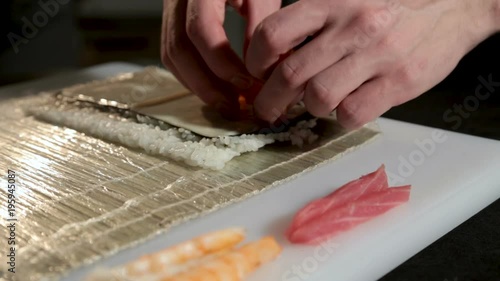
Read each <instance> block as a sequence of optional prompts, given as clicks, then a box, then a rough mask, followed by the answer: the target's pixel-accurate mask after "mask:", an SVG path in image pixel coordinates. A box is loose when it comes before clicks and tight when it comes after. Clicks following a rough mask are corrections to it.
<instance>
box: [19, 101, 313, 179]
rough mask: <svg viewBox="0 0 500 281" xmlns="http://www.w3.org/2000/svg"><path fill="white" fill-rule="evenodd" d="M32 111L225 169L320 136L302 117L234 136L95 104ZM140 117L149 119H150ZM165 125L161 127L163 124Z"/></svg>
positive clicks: (135, 145)
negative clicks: (156, 122)
mask: <svg viewBox="0 0 500 281" xmlns="http://www.w3.org/2000/svg"><path fill="white" fill-rule="evenodd" d="M28 113H29V114H31V115H34V116H35V117H37V118H39V119H41V120H45V121H48V122H50V123H53V124H57V125H63V126H66V127H69V128H72V129H75V130H77V131H80V132H83V133H85V134H89V135H92V136H95V137H99V138H101V139H104V140H107V141H112V142H117V143H120V144H122V145H125V146H128V147H131V148H140V149H142V150H144V151H146V152H147V153H149V154H152V155H162V156H166V157H170V158H173V159H175V160H179V161H184V162H185V163H187V164H189V165H192V166H199V167H203V168H210V169H215V170H218V169H222V168H224V165H225V164H226V163H227V162H228V161H230V160H231V159H233V158H234V157H236V156H239V155H241V154H243V153H246V152H250V151H257V150H258V149H260V148H262V147H263V146H265V145H267V144H271V143H274V142H276V141H278V142H286V141H291V143H292V144H293V145H297V146H302V145H304V144H305V143H312V142H314V141H315V140H316V139H317V138H318V136H317V135H315V134H314V133H313V132H312V131H311V128H313V127H314V126H315V125H316V119H312V120H309V121H301V122H299V123H298V124H297V125H295V126H294V127H291V128H290V129H289V131H288V132H282V133H271V134H250V135H241V136H233V137H219V138H202V137H199V136H197V135H194V134H193V133H191V132H190V131H188V130H186V129H183V128H176V127H172V126H169V125H167V124H160V126H153V125H149V124H141V123H136V122H135V120H133V121H132V120H128V119H125V118H123V117H120V116H118V115H116V114H109V113H103V112H100V111H98V110H96V109H93V108H62V107H54V106H50V107H43V108H37V109H30V110H28ZM140 118H141V117H138V121H140V122H141V121H142V122H145V121H147V120H141V119H140ZM160 127H161V128H160Z"/></svg>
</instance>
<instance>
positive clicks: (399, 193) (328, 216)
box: [288, 185, 411, 244]
mask: <svg viewBox="0 0 500 281" xmlns="http://www.w3.org/2000/svg"><path fill="white" fill-rule="evenodd" d="M410 189H411V186H409V185H408V186H401V187H393V188H387V189H383V190H378V191H376V192H370V193H366V194H364V195H363V196H361V197H359V198H357V200H355V201H350V202H348V203H346V204H343V205H340V206H338V205H337V206H335V207H333V208H329V209H328V210H327V211H326V212H324V213H322V214H321V215H319V216H316V217H314V218H313V219H311V220H309V221H307V222H304V223H303V224H302V225H300V226H299V227H296V228H294V229H291V230H290V232H289V234H288V239H289V240H290V242H292V243H300V244H317V243H321V242H322V241H324V240H326V239H328V238H331V237H333V236H335V235H337V234H339V233H341V232H344V231H347V230H350V229H352V228H353V227H355V226H357V225H359V224H361V223H363V222H366V221H368V220H370V219H372V218H374V217H376V216H379V215H381V214H383V213H385V212H387V211H389V210H390V209H392V208H394V207H396V206H399V205H401V204H402V203H405V202H407V201H408V200H409V198H410ZM331 198H332V197H330V199H331Z"/></svg>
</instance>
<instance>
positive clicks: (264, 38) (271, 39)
mask: <svg viewBox="0 0 500 281" xmlns="http://www.w3.org/2000/svg"><path fill="white" fill-rule="evenodd" d="M255 34H256V36H257V38H258V39H260V40H259V41H260V42H261V44H263V46H264V47H265V48H267V49H269V50H270V51H277V45H278V43H279V42H278V26H276V24H274V23H273V22H272V21H270V20H267V19H264V21H262V22H261V23H260V24H259V25H258V26H257V28H256V31H255Z"/></svg>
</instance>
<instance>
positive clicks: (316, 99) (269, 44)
mask: <svg viewBox="0 0 500 281" xmlns="http://www.w3.org/2000/svg"><path fill="white" fill-rule="evenodd" d="M498 2H499V0H475V1H471V0H371V1H366V0H352V1H345V0H301V1H299V2H297V3H295V4H293V5H290V6H288V7H286V8H284V9H282V10H280V11H279V12H277V13H274V14H273V15H271V16H269V17H267V18H266V19H264V21H263V22H262V23H261V24H260V25H258V26H257V28H256V30H255V32H254V34H253V37H252V40H251V42H250V46H249V49H248V52H247V55H246V65H247V68H248V69H249V71H250V73H251V74H253V75H254V76H255V77H259V78H262V79H268V80H267V82H266V83H265V85H264V87H263V89H262V91H261V92H260V94H259V95H258V96H257V99H256V101H255V105H254V106H255V109H256V111H257V115H258V116H259V117H261V118H262V119H265V120H267V121H270V122H273V121H274V120H275V119H276V117H277V114H276V113H275V112H276V110H278V111H280V112H285V111H286V109H287V107H288V106H289V105H290V104H291V103H293V102H296V101H297V100H301V99H303V101H304V103H305V105H306V107H307V109H308V110H309V112H311V113H312V114H313V115H316V116H325V115H328V114H329V113H330V112H331V111H332V110H334V109H337V117H338V120H339V122H340V123H341V124H342V125H343V126H344V127H346V128H350V129H352V128H357V127H359V126H361V125H363V124H365V123H367V122H369V121H371V120H373V119H375V118H376V117H378V116H380V115H381V114H382V113H384V112H385V111H387V110H388V109H390V108H391V107H392V106H395V105H399V104H401V103H403V102H406V101H408V100H410V99H413V98H415V97H417V96H418V95H420V94H422V93H423V92H425V91H426V90H428V89H430V88H431V87H433V86H434V85H436V84H437V83H439V82H440V81H441V80H443V79H444V78H445V77H446V76H447V75H448V74H449V73H450V72H451V71H452V70H453V69H454V68H455V66H456V65H457V63H458V62H459V60H460V59H461V58H462V57H463V56H464V55H465V54H466V53H467V52H469V51H470V50H471V49H472V48H474V47H475V46H476V45H477V44H478V43H479V42H481V41H482V40H484V39H485V38H487V37H488V36H490V35H491V34H492V33H494V32H495V31H498V28H500V26H498V22H499V21H500V20H499V19H498V18H495V17H498V16H499V12H498V11H499V4H498ZM307 36H313V40H312V41H311V42H309V43H307V44H306V45H305V46H303V47H302V48H300V49H299V50H298V51H295V52H293V53H292V54H291V55H290V56H288V57H287V58H286V59H285V60H282V61H279V58H280V55H282V54H286V53H289V51H290V50H292V49H293V48H294V47H295V46H297V45H298V44H300V43H301V42H302V41H303V40H304V39H305V38H306V37H307Z"/></svg>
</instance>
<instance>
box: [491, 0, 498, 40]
mask: <svg viewBox="0 0 500 281" xmlns="http://www.w3.org/2000/svg"><path fill="white" fill-rule="evenodd" d="M492 1H493V3H492V4H491V7H492V17H493V24H494V25H495V26H494V33H497V32H500V0H492Z"/></svg>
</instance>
